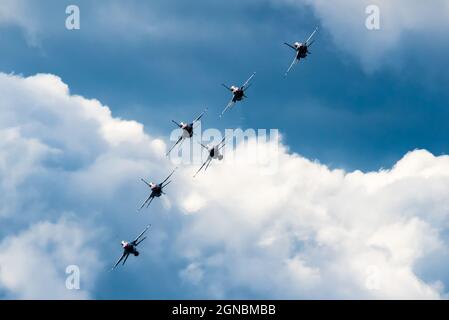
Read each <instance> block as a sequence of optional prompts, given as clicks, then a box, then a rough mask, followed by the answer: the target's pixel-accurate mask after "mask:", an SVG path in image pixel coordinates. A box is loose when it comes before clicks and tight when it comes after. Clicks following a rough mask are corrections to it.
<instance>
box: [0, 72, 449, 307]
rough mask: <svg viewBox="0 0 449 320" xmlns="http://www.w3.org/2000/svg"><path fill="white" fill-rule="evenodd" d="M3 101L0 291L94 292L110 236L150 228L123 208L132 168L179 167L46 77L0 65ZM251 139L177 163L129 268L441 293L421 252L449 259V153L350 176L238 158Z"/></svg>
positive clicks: (437, 263) (233, 290)
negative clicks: (77, 285)
mask: <svg viewBox="0 0 449 320" xmlns="http://www.w3.org/2000/svg"><path fill="white" fill-rule="evenodd" d="M0 96H2V100H1V101H0V111H1V112H0V133H1V135H2V139H1V140H0V141H1V142H0V155H1V156H0V174H1V181H2V184H1V185H0V187H1V188H2V189H1V191H2V193H1V194H2V201H1V203H2V206H1V215H0V219H2V220H3V221H4V222H5V223H8V224H10V225H12V226H14V228H8V230H4V231H2V232H3V233H2V234H1V235H0V236H1V240H0V241H1V242H0V248H1V249H0V252H1V254H0V266H1V271H0V287H1V288H2V289H3V291H6V292H7V295H8V296H11V297H19V298H29V297H51V298H60V297H69V298H72V297H73V298H90V297H96V296H97V293H98V290H97V289H98V288H97V287H96V286H95V281H96V279H98V277H108V276H104V275H103V274H104V271H105V270H104V265H107V264H108V263H113V260H114V259H115V255H117V254H119V253H120V252H117V250H119V247H118V245H117V244H116V243H114V244H113V245H111V244H110V242H109V240H111V238H113V237H112V236H111V234H116V233H118V232H120V233H122V232H123V233H125V232H126V233H125V234H123V237H125V236H126V235H128V236H129V237H131V236H133V235H134V233H135V232H137V231H139V229H140V227H141V225H140V224H139V223H140V222H142V220H139V219H141V218H138V216H137V215H136V216H133V215H130V212H132V213H134V212H135V209H136V208H138V206H139V201H143V200H144V197H145V195H146V190H145V189H144V188H143V185H141V184H139V181H138V180H139V178H140V177H147V176H150V177H156V178H157V177H159V178H163V177H165V176H166V175H167V173H168V172H170V171H171V169H172V167H173V166H172V164H171V163H170V162H169V161H167V160H166V158H165V156H164V154H165V152H164V151H165V150H166V144H165V143H164V142H163V141H162V140H161V139H159V138H157V137H152V136H150V135H149V134H148V133H145V132H144V128H143V126H142V125H141V124H140V123H138V122H135V121H128V120H123V119H118V118H114V117H113V116H112V115H111V111H110V109H109V108H108V107H107V106H104V105H102V104H101V103H100V102H99V101H97V100H94V99H86V98H84V97H81V96H77V95H72V94H71V93H70V91H69V88H68V86H67V85H66V84H64V83H63V82H62V80H61V79H60V78H58V77H56V76H53V75H43V74H40V75H35V76H31V77H22V76H16V75H6V74H0ZM155 121H156V120H155ZM203 126H204V125H203ZM278 142H279V145H278V144H277V143H278ZM255 144H256V140H254V139H250V141H248V143H246V144H243V143H242V144H239V145H238V146H237V147H236V149H235V150H226V152H227V156H226V158H232V161H228V162H226V161H223V162H222V163H220V164H219V163H218V162H214V163H213V165H212V167H211V168H209V169H208V171H207V173H203V174H201V175H199V176H198V177H197V178H196V179H192V175H193V173H194V172H195V171H196V169H197V166H188V165H187V166H182V167H181V168H180V169H179V170H178V171H177V172H176V175H175V176H174V181H173V183H172V184H171V185H170V187H169V188H170V190H169V193H168V195H167V199H166V201H168V202H169V203H170V204H171V205H172V207H171V208H170V207H168V209H167V210H165V209H164V206H163V203H162V201H156V202H154V203H153V204H152V210H150V211H151V216H152V219H153V220H154V217H155V216H159V213H158V211H164V212H165V211H168V212H169V213H170V214H168V215H165V216H164V218H163V219H162V218H161V219H160V220H158V221H160V222H161V223H160V224H157V225H156V224H153V228H152V234H151V237H150V239H149V240H147V241H153V240H152V239H154V241H155V242H153V246H152V249H151V250H149V249H148V250H147V249H146V248H149V247H147V246H145V248H144V249H146V250H142V255H141V256H139V260H138V263H137V262H136V261H133V262H135V263H130V265H128V266H127V268H133V267H138V266H139V265H142V266H145V268H143V267H142V268H143V269H142V270H147V266H148V264H149V263H152V264H160V265H163V266H164V270H168V271H167V272H168V273H169V275H170V277H174V278H176V279H181V280H183V281H182V282H183V283H184V284H186V283H187V284H190V288H191V290H192V292H196V293H197V296H198V297H203V298H210V297H223V298H228V297H236V296H237V297H241V298H245V297H248V295H249V296H251V297H254V296H256V297H261V298H429V299H433V298H442V297H446V293H447V281H448V279H446V278H444V277H442V276H436V274H444V273H442V272H439V273H438V272H436V273H435V272H431V271H435V270H440V271H441V270H444V269H445V268H447V261H446V260H437V259H428V258H429V257H434V256H435V255H437V256H442V257H444V256H447V250H446V247H447V238H446V237H445V234H447V226H448V224H447V221H448V220H447V217H448V209H449V200H448V199H449V197H448V196H449V175H448V174H447V172H449V157H448V156H444V155H443V156H434V155H432V154H431V153H429V152H427V151H425V150H415V151H411V152H409V153H408V154H406V155H405V156H404V157H403V158H402V159H400V160H399V161H398V162H397V163H396V164H395V166H394V167H393V168H391V169H382V170H379V171H375V172H361V171H354V172H345V171H344V170H338V169H334V170H332V169H330V168H328V167H327V166H325V165H323V164H320V163H319V162H317V161H311V160H309V159H306V158H304V157H302V156H300V155H298V154H294V153H291V152H289V151H288V148H287V147H286V146H284V145H283V144H282V141H272V140H271V141H265V139H263V140H262V141H259V142H258V143H257V148H259V149H262V150H264V149H266V152H261V153H260V154H261V155H262V154H263V155H264V159H263V160H264V161H261V162H248V161H242V157H240V158H239V156H236V157H230V156H231V155H233V154H235V155H244V154H245V152H246V150H247V149H248V148H251V146H254V145H255ZM273 144H275V145H276V148H274V149H273ZM273 150H277V151H276V152H275V153H273ZM231 153H232V154H231ZM226 158H225V159H226ZM243 158H245V157H244V156H243ZM267 164H271V166H269V167H270V170H269V174H267V172H265V170H261V169H264V168H266V166H267ZM273 164H274V165H275V166H276V167H275V168H273V166H272V165H273ZM261 166H262V167H261ZM276 168H277V169H276ZM273 169H276V170H274V171H273ZM156 178H155V179H156ZM159 200H161V199H159ZM155 211H156V212H155ZM67 212H70V218H68V219H66V218H64V217H65V216H66V214H67ZM132 213H131V214H132ZM139 217H141V216H139ZM162 221H165V223H162ZM145 223H148V222H147V221H145ZM93 225H95V226H96V228H95V231H93V229H92V226H93ZM98 228H99V229H100V231H101V232H100V231H98V230H97V229H98ZM120 237H122V235H121V236H120ZM116 240H117V239H116ZM119 240H121V239H119ZM119 240H117V243H118V241H119ZM111 246H112V247H111ZM114 249H116V250H114ZM103 252H105V253H107V254H108V255H107V256H105V255H104V254H103ZM109 254H111V255H112V254H114V255H113V256H110V255H109ZM25 257H30V261H31V262H30V263H29V264H24V263H23V260H24V258H25ZM46 257H48V259H46ZM58 257H60V261H59V260H58V259H59V258H58ZM74 257H75V260H76V261H74V262H73V259H74ZM67 264H78V265H80V267H82V270H81V271H82V272H83V270H88V271H84V272H88V273H89V278H88V282H89V283H92V285H91V286H86V287H85V288H83V287H82V291H79V292H78V293H72V292H66V289H65V288H63V287H62V286H63V285H64V283H65V281H64V280H65V274H64V270H65V269H64V268H65V267H66V265H67ZM37 266H44V268H45V271H42V272H40V273H38V274H37V275H36V274H35V272H36V271H35V269H36V267H37ZM126 271H128V270H123V272H124V273H125V274H126ZM109 276H110V277H113V275H109ZM129 277H130V280H131V281H130V283H131V284H132V283H134V284H135V283H142V282H145V281H151V279H153V278H154V274H151V277H152V278H148V277H149V275H147V274H146V273H145V272H134V273H130V274H129ZM111 279H112V278H111ZM81 282H82V283H83V278H81ZM42 283H48V284H51V286H50V285H49V286H48V288H49V289H48V290H49V291H47V292H46V293H43V292H41V291H39V288H40V287H41V286H42ZM175 283H176V282H175ZM166 289H167V288H165V287H160V288H155V290H160V291H161V292H164V291H165V292H166ZM171 289H172V290H173V288H171Z"/></svg>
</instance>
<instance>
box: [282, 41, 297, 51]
mask: <svg viewBox="0 0 449 320" xmlns="http://www.w3.org/2000/svg"><path fill="white" fill-rule="evenodd" d="M284 44H285V45H286V46H289V47H290V48H292V49H293V50H295V51H296V48H295V47H294V46H292V45H291V44H290V43H287V42H284Z"/></svg>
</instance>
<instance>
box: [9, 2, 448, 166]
mask: <svg viewBox="0 0 449 320" xmlns="http://www.w3.org/2000/svg"><path fill="white" fill-rule="evenodd" d="M69 3H72V2H64V1H57V2H55V1H46V2H45V4H42V5H39V6H38V7H36V8H35V10H33V15H35V16H36V18H35V19H38V20H39V22H40V25H41V26H40V28H41V29H39V31H37V35H36V38H37V39H38V40H37V41H38V43H39V45H38V47H32V46H31V47H30V45H29V44H28V43H27V40H26V37H25V36H24V35H23V32H22V31H21V30H20V29H19V28H17V27H14V26H12V27H3V32H2V38H3V39H4V41H2V44H1V46H2V47H1V49H2V50H1V51H2V59H1V62H0V67H1V70H2V71H4V72H16V73H21V74H24V75H32V74H35V73H37V72H48V73H53V74H57V75H59V76H61V77H62V79H64V81H65V82H66V83H68V84H69V85H70V88H71V90H72V92H73V93H76V94H81V95H84V96H86V97H95V98H98V99H99V100H100V101H102V102H103V103H105V104H107V105H108V106H110V108H111V109H112V111H113V112H114V114H115V115H118V116H120V117H123V118H126V119H139V121H141V122H142V123H143V124H145V125H147V130H151V131H152V132H155V133H158V134H165V135H166V134H168V132H169V131H170V130H171V127H170V125H169V119H171V118H172V117H176V118H180V119H183V118H190V117H191V115H192V111H191V110H201V109H202V107H203V106H204V105H207V106H209V108H210V109H211V111H213V112H214V113H217V112H219V110H221V108H222V107H223V106H224V105H226V102H227V100H228V96H227V94H226V92H225V91H224V90H223V88H222V87H220V84H221V83H222V82H227V83H240V82H243V81H244V80H245V79H246V78H247V77H248V76H249V75H250V74H251V72H252V71H257V72H258V75H257V78H256V81H255V86H254V88H252V89H251V94H250V97H251V99H250V100H248V102H247V103H245V105H244V106H243V107H242V108H237V109H236V112H234V114H232V116H229V117H226V119H225V121H224V123H223V124H222V123H219V122H218V121H217V119H216V117H214V116H211V117H209V119H208V123H207V124H208V125H210V126H213V127H216V126H218V125H220V126H222V125H225V126H229V127H232V126H235V124H236V123H237V124H238V125H240V126H242V127H251V128H259V127H260V128H279V129H280V130H281V132H282V133H283V134H284V136H285V139H286V142H287V143H288V145H289V146H290V147H291V148H292V150H293V151H295V152H299V153H300V154H303V155H305V156H307V157H309V158H316V159H318V160H319V161H321V162H323V163H326V164H329V165H331V166H332V167H344V168H348V169H355V168H358V169H369V170H374V169H378V168H380V167H388V166H391V165H392V164H393V163H394V162H395V161H396V160H397V159H398V158H399V157H400V156H401V155H402V154H404V153H405V152H407V151H408V150H413V149H415V148H426V149H428V150H430V151H432V152H434V153H436V154H441V153H444V152H447V147H446V144H445V140H446V139H447V138H448V134H449V132H448V130H447V128H446V126H445V120H444V119H446V116H447V108H446V104H445V102H446V101H447V99H448V95H447V92H446V90H445V87H446V86H447V83H448V76H447V70H445V67H444V66H442V63H443V61H444V57H445V54H444V53H447V49H448V48H447V44H446V43H441V42H439V39H438V38H436V40H435V41H433V40H430V39H429V38H428V37H425V38H424V39H423V38H422V37H421V35H420V34H414V33H412V32H410V33H408V34H406V35H405V36H404V37H403V38H404V39H401V42H400V44H398V45H397V49H395V50H393V52H391V54H386V55H382V57H380V58H379V59H380V60H384V61H381V62H380V66H379V67H376V69H375V70H374V71H371V72H369V73H367V72H365V71H364V70H363V65H361V63H360V62H359V61H357V58H355V57H351V56H350V55H349V54H348V53H346V52H342V50H341V48H340V47H339V46H338V45H336V44H335V42H334V40H333V39H332V36H331V35H330V31H329V30H326V29H325V28H322V30H321V31H320V33H319V34H318V42H317V43H316V45H315V47H314V48H313V55H311V57H310V59H308V60H307V61H304V62H305V63H304V64H301V65H300V66H299V68H298V70H295V71H296V72H294V73H292V75H291V76H290V77H289V78H288V79H286V80H284V79H283V78H282V75H283V72H284V69H286V66H288V63H289V62H290V60H291V52H290V51H289V50H288V48H286V47H284V46H283V45H282V43H283V42H284V41H294V40H299V39H302V38H304V37H306V36H307V35H308V34H309V32H310V31H311V30H313V28H314V27H315V26H316V25H320V20H319V19H318V18H317V17H316V15H315V13H314V11H313V9H312V8H311V7H307V6H301V7H299V8H294V10H292V8H291V7H289V6H282V5H273V4H272V3H270V2H253V1H248V2H244V3H240V5H239V6H233V5H231V4H229V5H228V4H224V3H222V4H220V3H218V2H213V1H212V2H205V3H203V2H197V3H193V4H192V3H189V4H188V5H186V4H180V3H179V1H168V2H166V3H164V4H160V3H156V4H151V5H150V4H141V3H138V2H135V1H131V2H130V3H129V4H128V5H127V6H126V7H127V8H128V11H129V14H128V15H129V17H132V14H136V15H137V18H136V21H137V22H136V21H132V20H131V21H127V20H126V16H125V14H124V15H123V16H125V17H117V15H118V13H117V11H118V9H114V8H115V7H114V5H113V4H114V3H115V5H116V6H118V4H117V2H114V1H109V2H106V3H105V4H104V5H101V6H100V5H93V4H89V3H88V2H86V3H83V2H82V1H81V2H77V3H78V4H79V5H80V7H81V10H82V28H81V30H79V31H72V32H70V31H67V30H66V29H65V26H64V23H62V22H61V21H63V20H64V18H65V16H64V15H63V16H61V14H59V15H58V13H59V12H61V11H62V12H64V11H65V10H64V9H65V7H66V5H67V4H69ZM98 15H101V17H102V18H101V20H100V21H99V18H98ZM361 18H364V16H362V17H361ZM41 20H44V21H41ZM141 20H142V25H143V26H144V27H143V28H141V29H139V28H138V27H139V24H140V23H141ZM165 20H166V21H165ZM159 21H164V24H162V23H161V25H158V23H159ZM165 23H166V24H167V26H166V25H165ZM147 25H148V26H150V27H151V26H153V25H154V29H155V30H154V31H151V32H150V31H148V32H147V33H146V31H145V30H143V29H144V28H147V27H146V26H147ZM117 30H118V31H117ZM178 31H179V32H178ZM372 32H378V33H382V32H384V33H385V32H388V30H386V31H385V30H382V29H381V30H379V31H372ZM148 33H150V34H148ZM153 33H155V35H154V34H153ZM366 36H367V37H369V36H370V34H369V31H366ZM417 42H418V43H420V44H422V45H426V44H427V42H429V47H426V48H425V50H424V52H422V51H421V49H420V50H419V51H418V54H414V52H416V48H415V45H414V44H415V43H417ZM379 45H380V46H382V43H379ZM441 50H443V51H441ZM374 54H375V53H374ZM439 61H441V64H440V63H438V62H439ZM256 110H257V111H256ZM194 113H195V112H194ZM152 132H151V133H152Z"/></svg>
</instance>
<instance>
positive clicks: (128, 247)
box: [112, 225, 151, 270]
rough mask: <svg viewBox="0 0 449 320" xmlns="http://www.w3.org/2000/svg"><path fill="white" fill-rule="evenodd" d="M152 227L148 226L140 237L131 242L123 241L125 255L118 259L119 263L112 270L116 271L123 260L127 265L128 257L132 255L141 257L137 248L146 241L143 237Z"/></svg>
mask: <svg viewBox="0 0 449 320" xmlns="http://www.w3.org/2000/svg"><path fill="white" fill-rule="evenodd" d="M150 226H151V225H148V226H147V227H146V228H145V230H143V231H142V233H141V234H139V236H138V237H137V238H136V239H134V240H133V241H131V242H126V241H122V248H123V254H122V256H121V257H120V259H118V261H117V263H116V264H115V265H114V267H112V270H114V269H115V268H116V267H117V266H118V265H119V263H120V262H122V260H123V259H125V260H123V265H125V262H126V260H128V257H129V255H130V254H133V255H134V256H135V257H137V256H138V255H139V251H137V246H138V245H139V244H140V243H141V242H142V241H143V240H145V239H146V238H147V237H143V238H142V239H141V237H142V236H143V234H144V233H145V232H147V230H148V229H149V228H150Z"/></svg>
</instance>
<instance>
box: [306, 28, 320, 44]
mask: <svg viewBox="0 0 449 320" xmlns="http://www.w3.org/2000/svg"><path fill="white" fill-rule="evenodd" d="M317 31H318V27H316V28H315V30H313V32H312V34H311V35H310V36H309V38H308V39H307V40H306V42H305V43H306V45H309V41H310V40H311V39H312V37H313V36H314V35H315V33H316V32H317Z"/></svg>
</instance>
